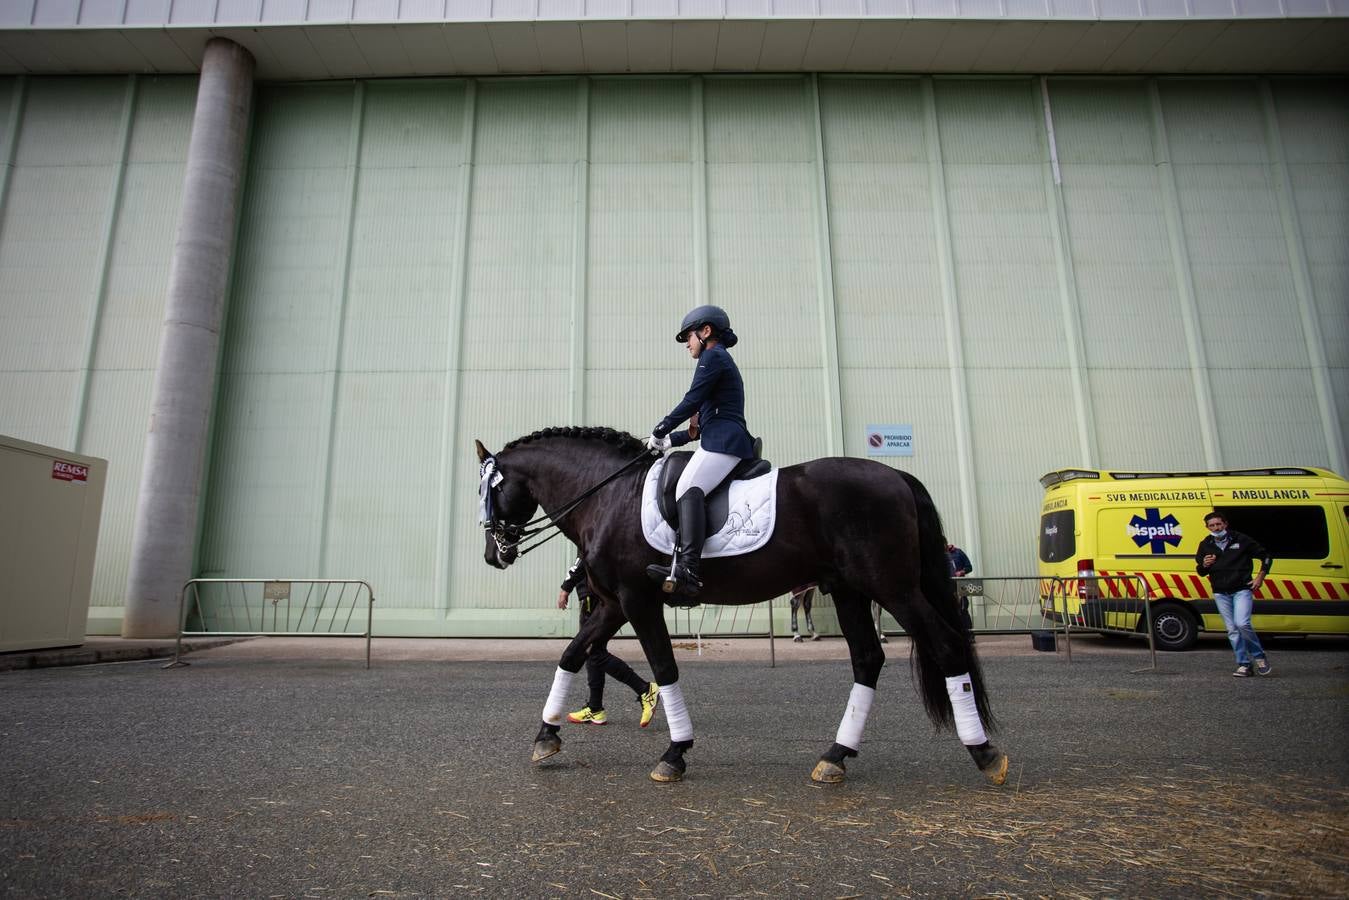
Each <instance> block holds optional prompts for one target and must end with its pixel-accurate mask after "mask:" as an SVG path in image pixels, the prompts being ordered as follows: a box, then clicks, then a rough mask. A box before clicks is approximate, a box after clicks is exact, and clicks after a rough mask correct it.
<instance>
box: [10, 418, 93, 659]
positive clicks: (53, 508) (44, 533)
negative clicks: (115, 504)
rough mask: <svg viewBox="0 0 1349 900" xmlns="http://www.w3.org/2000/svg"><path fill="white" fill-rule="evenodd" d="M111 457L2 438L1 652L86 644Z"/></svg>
mask: <svg viewBox="0 0 1349 900" xmlns="http://www.w3.org/2000/svg"><path fill="white" fill-rule="evenodd" d="M107 475H108V463H107V460H103V459H97V458H95V457H92V456H82V455H80V454H78V453H67V452H66V451H64V450H58V449H56V448H55V447H44V446H42V445H41V444H30V443H28V442H27V441H21V440H19V439H18V438H11V437H5V436H3V435H0V651H9V650H38V649H44V648H48V647H78V646H79V645H81V644H83V643H84V634H85V630H86V625H87V620H88V617H89V590H90V586H91V585H92V583H93V579H94V555H95V553H96V551H97V549H98V526H99V520H100V517H101V515H102V512H103V488H104V485H105V484H106V482H107Z"/></svg>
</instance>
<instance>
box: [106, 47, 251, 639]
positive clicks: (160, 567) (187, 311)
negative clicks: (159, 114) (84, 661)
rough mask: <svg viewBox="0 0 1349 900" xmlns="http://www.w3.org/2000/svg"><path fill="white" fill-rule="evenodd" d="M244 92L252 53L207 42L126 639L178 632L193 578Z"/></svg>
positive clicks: (139, 510) (148, 446) (240, 159)
mask: <svg viewBox="0 0 1349 900" xmlns="http://www.w3.org/2000/svg"><path fill="white" fill-rule="evenodd" d="M252 99H253V57H252V56H251V55H250V54H249V53H248V51H247V50H245V49H244V48H243V47H240V46H239V45H238V44H235V43H234V42H232V41H228V40H225V39H223V38H215V39H213V40H211V41H210V42H209V43H208V44H207V45H206V53H205V56H204V57H203V59H202V64H201V81H200V84H199V85H198V87H197V108H196V111H195V113H193V117H192V140H191V143H190V144H189V145H188V150H187V165H186V167H185V169H184V173H183V199H182V206H181V207H180V209H179V213H178V230H177V234H176V235H175V237H174V245H173V259H172V261H171V263H170V266H169V285H168V297H167V300H166V303H165V305H164V324H163V326H162V329H161V331H160V338H159V363H158V365H157V367H156V369H155V381H154V391H153V395H152V399H151V406H150V425H149V435H148V437H147V439H146V442H145V457H144V461H143V463H142V468H141V481H140V492H139V495H138V497H137V500H136V524H135V530H134V532H133V536H132V543H131V570H130V574H129V575H128V577H127V593H126V611H125V615H124V618H123V620H122V635H123V636H124V637H134V638H152V637H170V636H172V635H174V634H177V632H178V590H179V588H181V587H182V584H183V582H184V581H186V580H187V579H188V578H190V577H191V576H192V557H193V553H194V551H195V549H196V542H197V522H198V519H199V512H200V505H201V495H202V475H203V472H204V471H205V458H206V447H207V441H208V437H209V433H210V421H211V406H212V403H213V401H214V400H215V394H216V377H217V369H218V360H219V350H220V331H221V328H222V326H223V324H224V311H225V290H226V286H227V284H228V282H229V274H230V262H231V258H232V256H233V251H234V234H235V228H236V219H237V212H238V202H239V186H240V184H241V183H242V181H243V175H244V151H245V146H246V142H247V137H248V122H249V108H250V106H251V104H252Z"/></svg>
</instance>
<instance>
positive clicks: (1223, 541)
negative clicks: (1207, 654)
mask: <svg viewBox="0 0 1349 900" xmlns="http://www.w3.org/2000/svg"><path fill="white" fill-rule="evenodd" d="M1204 527H1205V528H1207V529H1208V537H1206V538H1204V539H1203V540H1202V541H1200V542H1199V549H1198V550H1197V551H1195V554H1194V561H1195V563H1196V565H1195V570H1196V571H1197V572H1198V573H1199V574H1200V575H1207V576H1208V578H1209V583H1210V584H1212V585H1213V599H1214V600H1215V601H1216V602H1217V604H1218V614H1219V615H1221V616H1222V617H1223V624H1224V625H1226V626H1227V640H1228V642H1229V643H1230V644H1231V645H1232V652H1234V653H1235V654H1236V655H1237V669H1236V671H1235V672H1233V673H1232V674H1233V675H1234V676H1236V677H1237V678H1245V677H1246V676H1247V675H1250V674H1251V666H1252V665H1254V666H1255V671H1256V672H1257V673H1258V674H1260V675H1268V674H1269V673H1270V672H1271V671H1272V670H1273V667H1272V666H1270V664H1269V661H1268V660H1266V659H1265V648H1264V647H1262V646H1260V638H1259V637H1258V636H1257V635H1256V633H1255V629H1254V628H1252V627H1251V607H1252V606H1253V605H1254V602H1255V601H1254V597H1253V594H1254V593H1255V591H1258V590H1260V585H1262V584H1264V582H1265V576H1266V575H1268V574H1269V567H1270V566H1271V565H1272V564H1273V562H1274V560H1273V559H1271V558H1270V555H1269V551H1268V550H1266V549H1265V548H1264V547H1262V546H1260V543H1259V542H1258V541H1256V540H1255V539H1254V538H1252V537H1250V536H1249V535H1245V534H1242V533H1241V532H1239V531H1229V530H1228V528H1227V517H1226V516H1224V515H1223V514H1222V513H1220V512H1217V511H1214V512H1211V513H1209V514H1208V515H1206V516H1204ZM1257 559H1258V560H1260V574H1258V575H1256V576H1255V577H1254V578H1251V569H1252V563H1253V562H1254V561H1255V560H1257Z"/></svg>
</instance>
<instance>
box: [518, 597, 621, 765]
mask: <svg viewBox="0 0 1349 900" xmlns="http://www.w3.org/2000/svg"><path fill="white" fill-rule="evenodd" d="M626 621H627V619H626V618H625V617H624V615H623V610H622V609H621V608H620V607H619V605H618V604H617V603H615V602H613V601H611V600H603V599H600V600H599V606H597V607H596V608H595V611H594V612H593V613H591V614H590V618H588V619H586V623H585V625H584V627H582V628H581V630H580V631H578V632H577V633H576V637H574V638H572V641H571V643H570V644H568V645H567V649H566V650H564V651H562V658H561V659H560V660H558V663H557V671H556V672H554V673H553V687H552V689H551V690H550V691H549V692H548V700H547V702H545V703H544V705H543V723H542V725H540V727H539V733H538V734H537V735H535V736H534V753H533V755H532V757H531V758H532V760H533V761H534V762H539V761H540V760H544V759H547V758H548V757H550V756H552V755H553V754H555V753H557V752H558V751H559V750H561V749H562V735H561V734H560V733H559V732H560V731H561V729H562V722H563V717H564V716H565V715H566V712H567V694H568V693H569V692H570V691H571V685H572V682H573V681H575V680H576V673H577V672H579V671H581V667H582V666H583V665H585V661H586V657H587V656H588V655H589V654H590V648H591V646H592V645H594V644H596V643H602V642H604V641H607V640H609V639H610V638H612V637H613V636H614V635H615V634H617V633H618V629H620V628H622V627H623V623H624V622H626Z"/></svg>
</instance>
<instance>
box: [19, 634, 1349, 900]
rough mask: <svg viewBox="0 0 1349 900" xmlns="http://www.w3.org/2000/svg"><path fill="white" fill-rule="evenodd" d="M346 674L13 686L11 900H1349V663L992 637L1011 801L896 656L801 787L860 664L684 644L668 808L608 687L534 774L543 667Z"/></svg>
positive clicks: (336, 663)
mask: <svg viewBox="0 0 1349 900" xmlns="http://www.w3.org/2000/svg"><path fill="white" fill-rule="evenodd" d="M353 643H359V642H347V641H340V642H326V643H325V642H323V641H309V642H300V643H298V644H297V643H294V642H287V641H277V640H274V639H262V640H254V641H247V642H243V643H237V644H231V645H229V646H224V647H218V648H215V649H210V650H205V651H202V652H198V653H195V654H193V655H192V656H191V657H190V659H191V661H192V663H193V664H192V665H191V666H190V667H187V668H180V669H173V670H167V671H166V670H163V669H161V668H160V666H161V665H162V664H163V661H162V660H161V661H150V662H127V663H120V664H105V665H90V666H77V667H65V668H45V669H27V670H19V671H11V672H6V673H3V674H0V893H2V894H4V895H5V896H15V897H103V896H156V897H186V896H191V897H320V898H328V897H418V896H431V897H441V896H460V895H464V894H480V895H486V896H504V895H510V896H518V897H549V896H559V897H587V898H593V897H596V896H599V897H617V898H629V897H676V896H678V897H693V896H711V897H731V896H759V895H772V896H802V897H861V896H887V895H907V896H932V897H955V896H960V897H970V896H1019V897H1039V896H1067V897H1073V896H1082V897H1118V896H1155V897H1170V896H1200V897H1206V896H1228V895H1237V894H1240V895H1268V896H1297V897H1344V896H1346V895H1349V765H1346V763H1349V750H1347V749H1346V747H1349V716H1346V707H1347V706H1349V704H1347V703H1346V701H1347V700H1349V671H1347V670H1346V665H1347V664H1349V654H1347V653H1346V652H1345V651H1346V649H1349V644H1347V643H1346V642H1345V641H1344V640H1343V639H1336V640H1329V639H1327V640H1316V639H1311V640H1305V641H1294V642H1280V643H1274V644H1273V645H1272V646H1271V648H1270V658H1271V660H1272V661H1273V663H1274V666H1275V672H1274V674H1273V675H1272V676H1270V677H1267V678H1255V677H1251V678H1246V679H1237V678H1233V677H1231V675H1230V672H1231V669H1232V662H1231V654H1230V651H1228V650H1227V648H1226V646H1225V644H1224V643H1219V642H1206V643H1205V645H1204V646H1203V648H1202V649H1199V650H1196V651H1191V652H1189V653H1183V654H1161V655H1159V656H1158V661H1159V670H1158V671H1155V672H1134V671H1133V670H1135V669H1137V668H1139V667H1140V666H1143V665H1145V664H1146V663H1147V654H1146V651H1145V650H1144V649H1142V648H1141V645H1139V644H1137V643H1125V644H1117V643H1111V642H1107V641H1104V640H1101V639H1098V638H1079V639H1077V640H1075V641H1074V654H1073V661H1072V662H1071V663H1069V662H1068V661H1067V659H1066V656H1065V654H1064V653H1063V652H1059V653H1057V654H1051V653H1034V652H1030V651H1029V647H1028V645H1029V638H1027V637H1026V636H1024V635H1022V636H1017V637H1014V638H1013V637H1006V638H980V642H979V644H980V649H981V655H982V656H983V659H984V667H985V674H986V677H987V681H988V684H989V688H990V695H991V699H992V702H993V706H994V710H995V713H996V714H997V715H998V716H999V717H1000V718H1001V721H1002V726H1003V727H1002V730H1001V732H1000V733H999V735H998V736H997V737H996V738H995V742H996V743H997V744H998V745H999V746H1001V747H1002V748H1003V749H1004V750H1005V751H1006V752H1007V753H1008V754H1009V755H1010V757H1011V760H1012V764H1011V770H1010V775H1009V778H1008V780H1007V783H1006V784H1005V785H1004V786H1002V787H995V786H992V785H990V784H988V783H987V782H986V781H985V780H984V778H983V776H982V775H981V774H980V773H979V772H978V770H977V769H976V768H975V767H974V765H973V764H972V763H971V761H970V759H969V757H968V754H967V753H966V752H965V751H964V749H963V748H962V747H961V746H960V743H959V741H958V739H957V738H956V737H955V736H954V735H953V734H950V733H942V734H936V733H934V731H933V728H932V727H931V725H930V724H929V723H928V721H927V719H926V718H925V716H924V715H923V713H922V710H921V705H920V703H919V701H918V699H917V697H916V696H915V695H914V693H913V689H912V681H911V678H910V674H909V668H908V664H907V660H908V652H907V643H906V642H905V641H904V640H902V639H894V638H892V639H891V642H890V643H889V644H888V645H887V652H888V654H889V656H890V663H889V665H888V666H887V668H886V671H885V673H884V674H883V676H882V679H881V683H880V685H879V689H878V695H877V700H876V704H875V706H874V707H873V711H872V716H871V719H870V722H869V724H868V726H867V730H866V736H865V741H864V744H863V748H862V754H861V756H860V757H859V758H857V759H854V760H850V761H849V763H848V778H847V781H846V782H845V783H843V784H839V785H816V784H814V783H812V782H811V781H810V780H809V772H810V770H811V767H812V766H813V765H814V763H815V760H816V759H817V758H818V756H819V754H820V753H821V752H822V751H823V750H824V749H825V748H826V747H828V746H829V744H830V742H831V741H832V739H833V736H834V732H835V729H836V728H837V725H838V720H839V717H840V715H841V714H842V711H843V705H844V703H845V701H846V699H847V695H848V691H849V688H850V684H851V670H850V668H849V666H848V663H847V662H846V659H845V653H844V652H843V645H842V642H841V641H839V640H832V641H830V640H826V641H821V642H819V643H817V644H810V643H807V644H800V645H797V644H790V643H784V642H782V641H779V642H778V644H777V662H778V665H777V666H776V667H774V668H770V667H769V666H768V665H767V662H766V654H764V652H763V650H764V645H766V641H755V642H748V641H743V640H742V641H719V642H718V641H713V642H710V643H708V644H705V645H703V646H702V647H701V651H702V654H701V655H699V652H698V651H699V649H700V648H697V647H695V646H693V645H692V643H691V642H681V649H680V651H679V656H680V660H681V670H682V681H683V684H684V691H685V695H686V697H687V698H688V701H689V705H690V711H691V714H692V716H693V722H694V727H695V732H696V736H697V743H696V745H695V747H694V748H693V749H692V750H691V751H690V752H689V754H688V757H687V758H688V761H689V771H688V776H687V778H686V780H685V781H684V782H682V783H680V784H675V785H658V784H655V783H652V782H651V781H650V780H648V778H647V773H648V772H649V770H650V769H651V767H652V766H653V765H654V763H655V762H656V760H657V758H658V757H659V756H660V754H661V752H662V751H663V750H664V748H665V746H666V743H667V740H668V735H667V733H666V729H665V722H664V719H663V716H662V715H661V714H660V713H659V712H658V713H657V716H656V720H655V722H653V724H652V727H651V728H649V729H646V730H642V729H639V728H638V727H637V708H636V705H635V701H634V700H633V699H631V698H630V696H629V694H628V691H627V689H626V688H624V687H623V686H621V685H618V684H616V683H614V682H610V685H609V692H608V695H607V696H608V701H609V703H608V705H609V709H610V715H611V724H609V725H607V726H604V727H595V726H564V728H563V732H562V735H563V740H564V745H563V749H562V752H561V753H560V754H558V755H557V756H554V757H552V758H551V759H550V760H547V761H545V762H544V763H542V764H538V765H535V764H531V763H530V748H531V743H532V740H533V736H534V734H535V732H536V731H537V728H538V720H539V713H540V709H541V707H542V704H543V701H544V699H545V696H546V694H547V690H548V687H549V684H550V683H551V678H552V669H553V665H552V662H551V661H550V660H551V659H553V658H555V654H554V655H552V656H550V655H549V652H548V651H549V650H550V649H551V648H550V647H549V646H547V645H548V644H550V643H553V644H555V643H556V642H512V646H513V647H514V649H512V650H510V652H505V651H504V650H502V649H500V648H501V647H504V645H501V644H500V642H497V643H498V645H499V647H498V652H497V653H496V655H497V656H498V657H500V659H499V660H494V659H484V658H473V656H474V655H475V654H472V653H462V652H461V653H449V654H446V653H445V652H444V650H443V647H444V646H445V645H444V644H443V643H441V642H421V643H420V644H417V643H416V642H412V643H410V644H408V645H406V646H407V647H413V648H415V647H417V646H420V647H422V648H423V649H422V650H421V651H415V650H413V649H407V648H406V647H405V648H404V649H402V650H399V649H398V648H399V646H401V645H399V644H398V643H397V642H384V641H378V640H377V641H376V655H375V664H374V666H373V667H372V668H371V669H369V670H366V669H365V668H364V655H363V654H364V647H363V645H362V646H360V647H359V648H355V647H353V646H352V644H353ZM515 645H519V646H518V647H517V646H515ZM473 646H476V647H478V652H477V654H476V655H479V656H481V655H491V654H492V652H493V651H492V648H491V645H490V643H489V642H479V643H478V644H476V645H473ZM432 647H441V648H442V649H441V650H431V649H428V648H432ZM613 649H614V650H615V651H616V652H618V653H619V654H620V655H625V656H627V657H628V658H629V659H630V660H631V661H633V662H634V664H635V665H636V667H637V668H638V670H639V671H644V670H645V666H644V665H643V664H641V662H640V661H639V660H638V658H637V657H638V654H637V652H636V647H635V644H634V643H632V642H630V641H618V642H615V644H614V647H613ZM446 655H448V656H450V657H452V658H436V657H443V656H446ZM535 657H542V658H537V659H536V658H535ZM582 680H583V678H581V679H578V684H577V685H576V687H575V689H574V692H573V699H574V700H575V701H576V704H575V705H577V706H579V705H581V704H582V703H583V702H584V697H583V696H582V693H583V690H584V689H583V686H582V684H580V683H579V682H581V681H582Z"/></svg>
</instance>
